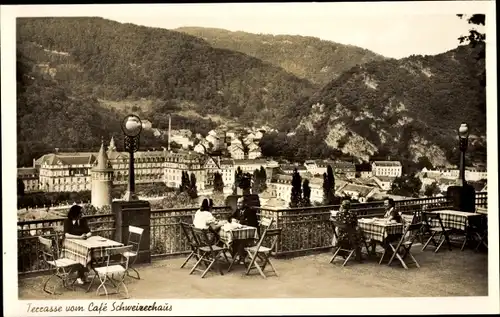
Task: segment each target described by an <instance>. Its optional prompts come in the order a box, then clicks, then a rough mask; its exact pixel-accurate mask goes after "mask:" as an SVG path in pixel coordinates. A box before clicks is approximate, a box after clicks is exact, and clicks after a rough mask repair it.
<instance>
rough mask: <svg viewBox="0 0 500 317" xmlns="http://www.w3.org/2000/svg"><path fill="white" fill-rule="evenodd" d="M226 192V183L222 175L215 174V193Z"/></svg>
mask: <svg viewBox="0 0 500 317" xmlns="http://www.w3.org/2000/svg"><path fill="white" fill-rule="evenodd" d="M222 192H224V181H223V180H222V175H221V174H220V173H219V172H216V173H215V174H214V193H222Z"/></svg>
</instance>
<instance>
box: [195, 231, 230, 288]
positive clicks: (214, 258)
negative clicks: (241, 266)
mask: <svg viewBox="0 0 500 317" xmlns="http://www.w3.org/2000/svg"><path fill="white" fill-rule="evenodd" d="M192 230H193V232H194V236H195V237H196V240H197V241H198V243H199V246H198V251H199V257H200V258H199V259H198V261H197V262H196V264H195V265H194V267H193V268H192V269H191V271H190V272H189V274H193V272H194V271H199V272H202V274H201V278H204V277H205V275H206V274H207V273H208V271H210V270H211V269H212V266H213V265H214V264H215V265H216V266H217V268H218V270H219V272H220V275H224V273H223V272H222V269H221V266H220V263H219V262H218V259H219V257H220V256H221V255H223V256H224V258H225V259H226V262H227V263H229V259H228V258H227V255H226V251H227V248H226V247H221V246H218V245H214V244H212V241H211V239H210V238H209V237H208V230H207V229H198V228H194V227H192ZM202 262H203V263H205V264H208V266H207V268H206V269H205V270H201V269H198V266H199V265H200V264H201V263H202Z"/></svg>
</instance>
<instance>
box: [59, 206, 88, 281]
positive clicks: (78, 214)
mask: <svg viewBox="0 0 500 317" xmlns="http://www.w3.org/2000/svg"><path fill="white" fill-rule="evenodd" d="M82 216H83V208H82V207H81V206H78V205H73V206H71V208H70V209H69V212H68V218H67V219H66V220H65V221H64V238H66V239H87V238H89V237H90V236H92V233H91V232H90V228H89V225H88V223H87V220H85V219H83V218H82ZM86 271H87V268H86V267H83V266H82V267H80V268H79V269H78V278H77V279H76V282H77V283H78V284H83V283H85V282H84V281H85V272H86Z"/></svg>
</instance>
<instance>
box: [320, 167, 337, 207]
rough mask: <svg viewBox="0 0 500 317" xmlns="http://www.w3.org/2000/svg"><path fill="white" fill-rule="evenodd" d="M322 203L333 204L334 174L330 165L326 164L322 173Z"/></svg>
mask: <svg viewBox="0 0 500 317" xmlns="http://www.w3.org/2000/svg"><path fill="white" fill-rule="evenodd" d="M323 204H324V205H333V204H335V175H334V174H333V169H332V167H331V165H328V166H327V167H326V173H323Z"/></svg>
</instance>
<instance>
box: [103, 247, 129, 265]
mask: <svg viewBox="0 0 500 317" xmlns="http://www.w3.org/2000/svg"><path fill="white" fill-rule="evenodd" d="M130 250H132V245H126V246H121V247H110V248H106V249H104V255H105V256H106V257H107V260H106V266H109V265H110V263H112V262H111V257H113V256H116V255H122V256H121V257H120V260H119V261H118V263H119V264H122V265H125V267H128V261H129V257H125V256H123V254H124V253H125V252H129V251H130Z"/></svg>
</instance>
